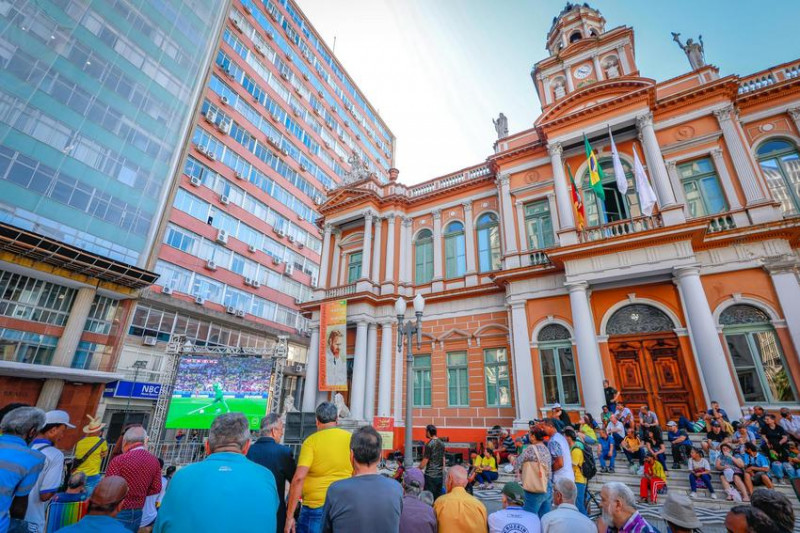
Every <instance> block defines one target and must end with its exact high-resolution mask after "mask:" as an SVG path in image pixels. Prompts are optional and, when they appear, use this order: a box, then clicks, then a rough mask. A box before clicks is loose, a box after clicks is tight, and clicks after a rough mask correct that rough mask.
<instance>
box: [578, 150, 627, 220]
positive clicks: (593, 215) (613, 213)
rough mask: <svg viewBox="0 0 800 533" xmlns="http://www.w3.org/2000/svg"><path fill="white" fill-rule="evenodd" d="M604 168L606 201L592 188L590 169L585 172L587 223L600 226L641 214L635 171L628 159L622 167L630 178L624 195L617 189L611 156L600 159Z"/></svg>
mask: <svg viewBox="0 0 800 533" xmlns="http://www.w3.org/2000/svg"><path fill="white" fill-rule="evenodd" d="M599 163H600V167H601V168H602V169H603V174H604V175H605V179H604V180H603V191H604V192H605V196H606V199H605V202H603V201H600V199H599V198H598V197H597V195H596V194H595V193H594V190H593V189H592V185H591V183H590V181H589V169H588V168H587V169H586V172H584V174H583V179H582V181H581V183H582V184H583V203H584V206H585V208H586V225H587V226H599V225H601V224H607V223H608V222H616V221H618V220H626V219H629V218H635V217H638V216H641V214H642V211H641V210H640V209H639V196H638V195H637V194H636V189H635V187H634V183H633V172H631V167H630V165H629V164H628V162H627V161H624V160H623V161H622V168H623V169H624V170H625V176H626V177H627V179H628V193H627V194H626V195H625V196H623V195H622V194H620V192H619V190H618V189H617V182H616V178H615V177H614V164H613V163H612V161H611V158H610V157H607V158H604V159H601V160H600V161H599Z"/></svg>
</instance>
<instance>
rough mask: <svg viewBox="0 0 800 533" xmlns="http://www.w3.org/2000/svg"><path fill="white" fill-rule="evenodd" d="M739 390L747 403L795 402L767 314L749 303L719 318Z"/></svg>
mask: <svg viewBox="0 0 800 533" xmlns="http://www.w3.org/2000/svg"><path fill="white" fill-rule="evenodd" d="M719 323H720V325H721V326H722V327H723V330H722V331H723V334H724V335H725V341H726V343H727V345H728V352H729V353H730V357H731V361H733V367H734V369H735V370H736V377H737V378H738V381H739V389H740V390H741V392H742V396H743V397H744V401H745V402H747V403H779V402H796V401H797V394H796V392H795V387H794V383H792V378H791V376H790V375H789V373H788V372H787V371H786V363H785V362H784V360H783V350H782V349H781V341H780V339H778V336H777V335H776V334H775V330H774V328H773V327H772V324H771V323H770V319H769V316H767V314H766V313H764V312H763V311H762V310H760V309H758V308H757V307H754V306H752V305H745V304H739V305H732V306H731V307H729V308H727V309H725V311H723V312H722V314H721V315H720V317H719Z"/></svg>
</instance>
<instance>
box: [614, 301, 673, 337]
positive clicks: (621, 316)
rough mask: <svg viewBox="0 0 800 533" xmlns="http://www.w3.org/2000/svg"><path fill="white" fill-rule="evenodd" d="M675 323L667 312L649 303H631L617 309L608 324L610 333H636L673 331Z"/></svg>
mask: <svg viewBox="0 0 800 533" xmlns="http://www.w3.org/2000/svg"><path fill="white" fill-rule="evenodd" d="M674 329H675V324H673V323H672V319H671V318H670V317H669V316H667V314H666V313H665V312H664V311H662V310H661V309H658V308H657V307H653V306H652V305H647V304H630V305H626V306H625V307H622V308H620V309H617V310H616V311H615V312H614V314H613V315H611V318H609V319H608V324H606V333H607V334H608V335H636V334H647V333H659V332H661V331H672V330H674Z"/></svg>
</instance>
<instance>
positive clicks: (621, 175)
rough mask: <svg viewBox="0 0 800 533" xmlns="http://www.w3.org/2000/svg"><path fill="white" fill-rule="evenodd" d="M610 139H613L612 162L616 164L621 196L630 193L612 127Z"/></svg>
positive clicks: (616, 175) (609, 130)
mask: <svg viewBox="0 0 800 533" xmlns="http://www.w3.org/2000/svg"><path fill="white" fill-rule="evenodd" d="M608 138H609V139H611V160H612V161H613V163H614V176H615V177H616V179H617V189H618V190H619V192H620V194H625V193H626V192H628V178H626V177H625V169H624V168H622V161H620V160H619V152H617V145H616V144H614V136H613V135H611V126H609V127H608Z"/></svg>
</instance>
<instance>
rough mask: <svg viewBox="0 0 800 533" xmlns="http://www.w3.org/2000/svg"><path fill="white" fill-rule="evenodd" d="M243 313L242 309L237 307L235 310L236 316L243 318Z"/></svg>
mask: <svg viewBox="0 0 800 533" xmlns="http://www.w3.org/2000/svg"><path fill="white" fill-rule="evenodd" d="M244 315H245V313H244V309H237V310H236V316H238V317H239V318H244Z"/></svg>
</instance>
